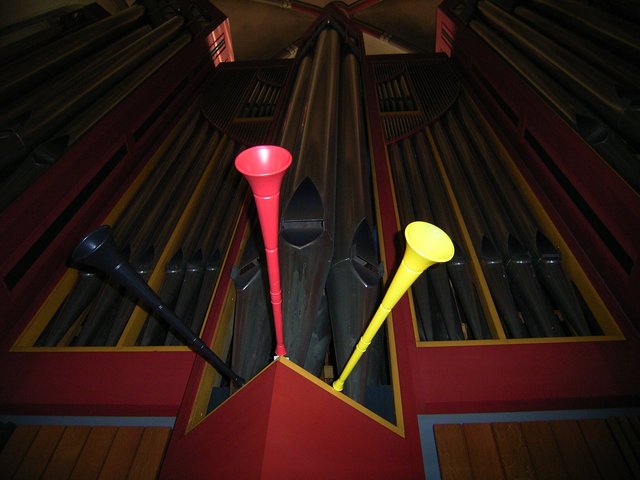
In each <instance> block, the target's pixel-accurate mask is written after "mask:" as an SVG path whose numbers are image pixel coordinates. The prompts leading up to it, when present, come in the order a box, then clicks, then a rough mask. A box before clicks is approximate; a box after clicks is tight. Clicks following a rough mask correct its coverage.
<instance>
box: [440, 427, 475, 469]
mask: <svg viewBox="0 0 640 480" xmlns="http://www.w3.org/2000/svg"><path fill="white" fill-rule="evenodd" d="M433 430H434V435H435V440H436V448H437V450H438V463H439V464H440V475H442V478H443V479H445V480H447V479H461V480H462V479H467V478H468V479H472V478H473V474H472V473H471V463H470V462H469V452H468V450H467V442H466V440H465V436H464V432H463V430H462V426H461V425H434V427H433Z"/></svg>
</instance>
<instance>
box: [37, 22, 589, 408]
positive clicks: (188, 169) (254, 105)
mask: <svg viewBox="0 0 640 480" xmlns="http://www.w3.org/2000/svg"><path fill="white" fill-rule="evenodd" d="M360 49H361V46H359V45H358V44H357V42H356V41H355V40H353V39H352V38H350V37H349V36H348V35H346V34H345V33H344V31H343V30H342V29H341V28H339V27H336V26H335V25H332V24H331V23H328V24H322V25H321V27H320V28H319V29H318V31H316V33H315V35H314V36H313V37H312V48H305V49H302V50H300V52H301V58H299V59H298V60H297V61H296V67H295V68H296V69H297V70H296V75H295V79H294V81H293V85H292V89H291V92H290V97H289V101H288V104H287V108H286V111H285V114H284V120H283V122H282V127H281V129H280V131H279V132H278V134H277V135H278V136H277V138H276V143H279V144H280V145H281V146H283V147H285V148H287V149H288V150H289V151H290V152H291V153H292V156H293V159H294V162H293V165H292V167H291V168H290V171H289V172H288V173H287V175H286V177H285V180H284V183H283V186H282V190H281V194H280V198H281V212H280V214H281V216H280V244H279V251H280V265H281V281H282V291H283V317H284V328H285V331H284V338H285V343H286V346H287V350H288V355H289V357H290V359H291V360H292V361H294V362H295V363H297V364H299V365H301V366H303V367H304V368H305V369H306V370H308V371H309V372H311V373H313V374H314V375H320V373H321V370H322V367H323V366H324V365H325V364H326V363H327V361H328V362H329V363H331V364H333V365H335V368H336V369H337V372H336V373H340V371H341V369H342V368H343V366H344V364H345V363H346V361H347V359H348V357H349V355H350V354H351V352H352V351H353V348H354V345H355V344H356V343H357V341H358V339H359V337H360V335H361V334H362V332H363V330H364V329H365V327H366V325H367V323H368V321H369V320H370V317H371V315H372V314H373V312H374V311H375V307H376V305H377V304H378V301H379V299H380V296H381V295H380V294H381V287H382V267H381V263H380V253H379V250H378V239H379V235H378V232H377V225H376V215H375V202H374V194H373V185H372V173H371V169H372V166H371V157H372V155H371V152H370V151H369V148H370V147H369V141H368V133H367V121H366V114H365V112H366V109H365V105H364V100H363V99H364V93H363V92H364V88H363V84H362V78H363V74H362V72H361V62H360V54H361V53H360V52H361V50H360ZM416 78H417V77H416ZM416 78H413V77H412V76H411V75H410V74H407V73H406V72H405V73H404V74H403V76H402V77H398V79H397V80H396V81H394V79H390V80H389V81H387V82H385V85H386V86H385V87H384V88H383V85H382V84H381V83H378V84H377V85H376V89H377V94H378V99H379V102H380V107H381V108H380V109H381V111H382V112H384V113H389V114H393V113H394V112H398V111H416V112H418V111H419V110H420V105H419V102H417V101H416V98H417V97H416V95H415V91H417V89H419V88H420V86H419V85H414V83H415V82H416V81H417V80H416ZM388 85H392V86H393V88H392V89H390V88H387V87H388ZM412 92H414V93H413V94H412ZM278 95H279V92H278V90H276V89H275V88H272V87H270V86H269V85H268V84H265V83H262V84H261V83H259V82H258V83H255V86H254V88H253V89H252V90H251V91H250V92H248V93H247V97H246V99H245V100H243V102H244V103H243V105H244V106H243V108H241V109H239V112H240V113H239V115H240V116H243V117H249V118H254V117H260V116H268V115H271V114H273V111H274V108H275V102H276V100H277V98H278ZM205 117H206V115H203V113H202V111H201V108H200V105H199V103H198V100H197V99H196V101H195V103H194V104H193V105H192V107H191V108H190V109H189V110H188V111H187V113H186V114H185V115H184V117H183V118H182V119H181V123H180V126H179V128H178V129H177V132H178V133H177V136H176V137H175V139H173V140H172V141H171V142H170V145H169V147H168V148H167V149H166V151H164V152H163V153H162V154H161V157H160V158H159V159H158V160H157V162H156V163H155V165H154V166H153V169H152V171H151V172H150V173H149V174H148V175H147V176H146V178H145V180H144V181H143V182H142V184H141V185H140V186H139V187H138V190H137V191H136V192H135V194H134V195H133V196H132V197H131V200H130V201H129V203H128V205H126V207H125V208H123V210H122V214H121V215H120V216H119V217H118V218H117V219H116V221H115V222H114V223H113V235H114V239H115V242H116V244H117V245H118V246H119V247H120V248H121V249H122V250H123V251H124V252H125V255H126V257H127V258H128V259H129V260H130V262H131V263H132V264H133V265H134V266H135V268H136V270H137V271H138V273H140V275H142V276H143V277H144V278H145V279H148V278H149V277H150V275H151V274H152V272H154V271H157V270H158V269H162V271H163V275H162V278H163V282H162V283H161V285H160V286H159V294H160V296H161V298H162V299H163V301H164V302H165V303H166V304H167V305H169V306H170V307H171V308H173V309H175V310H176V312H177V314H178V316H180V317H181V318H182V319H183V320H184V322H185V323H186V324H188V326H189V327H190V328H191V329H192V330H194V331H196V332H197V331H200V329H201V328H202V326H203V322H204V320H205V317H206V314H207V311H208V306H209V304H210V301H211V296H212V295H213V293H214V290H215V286H216V283H217V282H218V280H220V279H219V278H218V277H219V273H220V268H221V265H222V261H223V259H224V258H225V254H226V252H227V249H228V247H229V245H230V243H231V241H232V237H233V234H234V231H235V227H236V221H237V218H238V215H239V211H240V208H241V205H242V203H243V200H244V198H245V196H246V193H247V189H246V186H245V185H246V184H245V182H244V181H242V179H241V176H240V175H239V174H238V173H237V172H236V170H235V169H234V168H233V159H234V158H235V156H236V155H237V154H238V153H239V152H240V151H241V150H242V149H243V148H244V146H243V145H241V144H240V143H239V142H236V141H234V140H233V139H232V138H230V137H228V136H227V135H226V134H225V133H224V132H222V131H219V130H217V129H216V128H215V127H213V126H212V125H211V123H210V122H209V121H208V120H207V119H206V118H205ZM487 128H488V127H487V125H486V124H485V123H484V122H483V120H482V118H480V116H479V112H478V110H477V106H476V104H475V103H474V102H473V100H471V98H470V96H469V95H468V94H467V93H466V92H464V91H462V92H461V93H460V94H459V95H458V98H457V100H456V101H455V102H454V104H453V105H452V106H451V108H450V109H449V110H448V111H447V112H446V113H445V114H444V115H443V116H441V117H440V118H438V119H436V120H435V121H434V122H432V123H431V124H429V125H428V126H427V127H426V128H423V129H421V130H419V131H417V132H416V133H414V134H413V135H411V136H408V137H405V138H403V139H400V140H397V141H396V140H393V141H390V142H389V143H388V145H387V154H388V160H389V166H390V170H391V173H392V177H393V181H394V182H395V195H396V197H395V201H396V203H397V207H398V213H399V220H400V224H401V226H402V227H404V226H406V225H407V224H408V223H410V222H412V221H414V220H424V221H428V222H431V223H434V224H436V225H438V226H440V227H442V228H443V229H444V230H445V231H446V232H447V233H448V234H449V235H450V237H451V238H452V240H453V241H454V244H455V247H456V253H455V256H454V258H453V260H451V261H450V262H448V263H447V264H446V265H445V264H443V265H438V266H435V267H433V268H431V269H430V270H429V272H428V273H427V275H423V276H422V277H421V278H420V279H419V280H418V281H417V282H416V283H415V284H414V286H413V287H412V294H413V303H414V307H415V309H414V310H415V313H416V320H417V328H418V330H419V332H420V337H421V339H422V340H428V341H436V340H472V339H490V338H498V337H499V335H498V334H497V331H496V330H497V328H502V329H503V331H504V333H505V336H506V337H508V338H528V337H553V336H572V335H597V334H600V333H601V332H600V330H599V327H598V325H597V322H595V321H594V319H593V318H592V316H591V314H590V312H589V310H588V308H587V307H586V306H585V304H584V302H583V301H582V299H581V297H580V295H579V293H578V292H577V291H576V289H575V287H574V285H573V284H572V282H571V279H570V278H568V277H567V275H566V274H565V272H564V269H563V266H562V257H561V255H560V253H559V251H558V250H557V249H556V248H555V247H554V246H553V245H552V244H551V242H549V240H548V239H547V238H546V237H545V235H544V234H543V232H542V231H541V229H540V228H539V227H538V226H537V225H536V222H535V219H534V217H533V216H532V215H531V213H530V211H529V208H528V206H527V204H526V202H525V201H524V200H523V199H522V198H521V196H520V193H519V192H518V190H517V188H516V187H515V185H514V184H513V182H512V179H511V178H510V177H509V176H508V175H507V174H506V173H505V168H504V162H508V161H509V159H508V158H505V157H504V155H503V154H502V151H503V150H501V149H500V148H499V147H498V145H497V144H495V143H494V142H495V140H494V137H493V136H492V135H491V132H489V131H488V130H487ZM194 197H195V198H194ZM454 198H455V202H456V205H457V206H454V204H453V203H452V200H453V199H454ZM194 203H196V204H197V208H196V209H192V210H189V209H187V205H188V204H194ZM456 208H459V209H460V211H461V212H462V219H461V220H460V219H458V218H457V214H456V211H455V210H456ZM186 211H190V212H192V213H189V214H187V215H185V212H186ZM184 222H186V224H185V223H184ZM185 225H186V226H185ZM180 228H182V229H183V232H184V233H183V234H182V236H181V240H180V242H179V245H178V246H177V247H175V248H174V249H173V250H172V251H167V248H168V247H167V245H168V241H169V238H170V237H171V235H172V232H174V230H175V229H180ZM463 229H464V230H466V231H467V232H468V234H469V237H470V239H471V245H472V248H473V250H474V252H470V251H468V250H467V247H468V245H467V243H466V242H465V241H464V240H463V236H464V235H463ZM161 253H163V254H162V255H161ZM473 255H477V256H478V258H479V260H480V265H481V269H482V273H481V274H482V275H483V276H484V278H485V279H486V283H487V284H488V286H489V290H490V295H491V298H492V301H493V302H494V303H495V305H496V309H497V312H498V315H499V322H500V326H499V327H496V325H494V324H493V322H492V320H491V318H488V315H487V312H486V311H485V308H483V299H482V298H481V295H482V294H481V290H480V288H479V286H478V277H477V274H476V273H474V271H473V268H472V265H471V263H472V262H471V257H472V256H473ZM161 260H162V262H160V261H161ZM232 279H233V282H234V285H235V297H234V298H235V306H234V312H233V315H232V316H231V317H232V318H230V319H229V321H230V322H233V328H232V329H231V330H232V331H233V336H232V338H231V339H230V341H229V342H230V343H229V346H228V348H227V349H226V350H227V351H225V353H224V355H223V358H224V359H225V360H227V361H228V362H229V363H230V364H231V368H232V369H233V370H234V371H235V372H236V373H238V374H239V375H240V376H241V377H243V378H245V379H250V378H251V377H253V376H254V375H255V374H257V373H258V372H259V371H260V370H261V369H262V368H264V367H265V366H266V365H267V364H268V363H269V362H270V360H271V358H272V357H271V355H272V352H273V345H274V343H275V342H274V334H273V326H272V322H271V319H270V318H271V317H270V308H269V297H268V288H267V274H266V263H265V262H264V259H263V248H262V244H261V236H260V233H259V229H258V228H257V222H252V223H251V225H250V228H249V234H248V237H247V238H246V242H245V247H244V249H243V251H241V253H240V255H239V260H238V261H237V264H236V266H235V267H234V269H233V274H232ZM224 281H226V280H224ZM135 305H136V300H135V299H134V298H130V297H129V296H127V294H126V293H125V292H124V291H122V290H121V289H119V288H118V287H116V286H114V285H113V284H111V283H110V282H109V281H106V280H105V279H104V278H103V277H101V276H100V275H98V274H96V273H94V272H80V273H79V275H78V278H77V281H76V284H75V285H74V287H73V288H72V289H71V290H70V292H69V293H68V295H67V298H66V300H65V301H64V302H63V303H62V305H61V307H60V309H59V310H58V311H57V312H56V313H55V315H54V316H53V318H52V319H51V320H50V321H49V323H48V325H47V327H46V328H45V329H44V330H43V332H42V334H41V335H40V337H39V339H38V340H37V342H36V345H39V346H86V345H103V346H113V345H124V344H127V345H140V346H151V345H156V346H157V345H175V344H177V343H179V341H178V340H176V337H175V336H174V334H173V333H172V332H171V331H170V330H169V329H168V328H167V327H166V326H165V325H164V324H163V323H162V322H161V321H160V320H159V319H158V318H157V317H155V316H153V315H150V316H147V318H146V319H145V320H144V321H143V322H138V324H137V325H136V326H132V325H128V324H127V322H129V319H130V318H131V313H132V312H133V310H134V308H135ZM125 337H126V339H125ZM389 383H390V379H389V366H388V358H387V350H386V338H385V335H384V334H379V335H378V336H377V337H376V339H375V341H374V343H373V344H372V346H371V347H370V348H369V350H368V352H367V355H366V356H365V357H364V358H363V361H361V362H360V363H359V364H358V366H357V367H356V369H355V370H354V372H353V373H352V375H351V377H350V380H349V382H347V383H346V384H345V390H344V391H345V393H346V394H347V395H349V396H350V397H352V398H353V399H355V400H356V401H358V402H361V403H364V402H365V398H366V395H367V389H368V388H369V387H375V386H378V385H387V384H389Z"/></svg>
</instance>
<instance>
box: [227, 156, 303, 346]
mask: <svg viewBox="0 0 640 480" xmlns="http://www.w3.org/2000/svg"><path fill="white" fill-rule="evenodd" d="M235 164H236V168H237V169H238V171H239V172H240V173H242V174H243V175H244V177H245V178H246V179H247V181H248V182H249V186H250V187H251V190H252V191H253V198H254V199H255V201H256V207H257V209H258V219H259V220H260V228H261V229H262V237H263V240H264V249H265V251H266V256H267V272H268V275H269V293H270V295H271V306H272V308H273V323H274V326H275V333H276V357H280V356H283V355H286V354H287V349H286V348H285V346H284V338H283V328H282V289H281V287H280V265H279V263H278V224H279V215H280V185H282V179H283V178H284V174H285V172H286V171H287V168H289V166H290V165H291V154H290V153H289V151H288V150H286V149H284V148H282V147H277V146H274V145H260V146H257V147H252V148H248V149H247V150H245V151H243V152H242V153H240V155H238V156H237V157H236V163H235Z"/></svg>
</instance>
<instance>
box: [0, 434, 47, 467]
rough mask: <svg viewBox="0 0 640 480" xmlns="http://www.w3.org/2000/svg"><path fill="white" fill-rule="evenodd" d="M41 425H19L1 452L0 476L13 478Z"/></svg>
mask: <svg viewBox="0 0 640 480" xmlns="http://www.w3.org/2000/svg"><path fill="white" fill-rule="evenodd" d="M38 430H40V427H39V426H37V425H18V426H17V427H16V429H15V430H14V432H13V433H12V434H11V437H10V438H9V441H8V442H7V444H6V445H5V447H4V448H3V449H2V452H0V478H1V479H5V478H11V477H12V476H13V474H14V473H15V472H16V470H17V469H18V467H19V466H20V463H21V462H22V459H23V458H24V456H25V455H26V453H27V451H28V450H29V447H30V446H31V443H32V442H33V439H34V438H36V435H37V434H38Z"/></svg>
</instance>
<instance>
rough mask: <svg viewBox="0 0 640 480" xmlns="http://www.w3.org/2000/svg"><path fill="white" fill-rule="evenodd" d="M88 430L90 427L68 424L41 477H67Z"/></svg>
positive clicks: (87, 434)
mask: <svg viewBox="0 0 640 480" xmlns="http://www.w3.org/2000/svg"><path fill="white" fill-rule="evenodd" d="M90 432H91V427H80V426H69V427H67V428H65V430H64V433H63V434H62V437H61V438H60V442H59V443H58V446H57V448H56V450H55V452H53V455H52V456H51V461H49V464H48V465H47V468H46V470H45V471H44V474H43V475H42V479H43V480H47V479H52V480H53V479H60V478H69V476H70V475H71V472H72V471H73V468H74V467H75V465H76V462H77V460H78V458H79V457H80V452H81V451H82V448H83V447H84V444H85V442H86V441H87V437H88V436H89V433H90Z"/></svg>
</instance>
